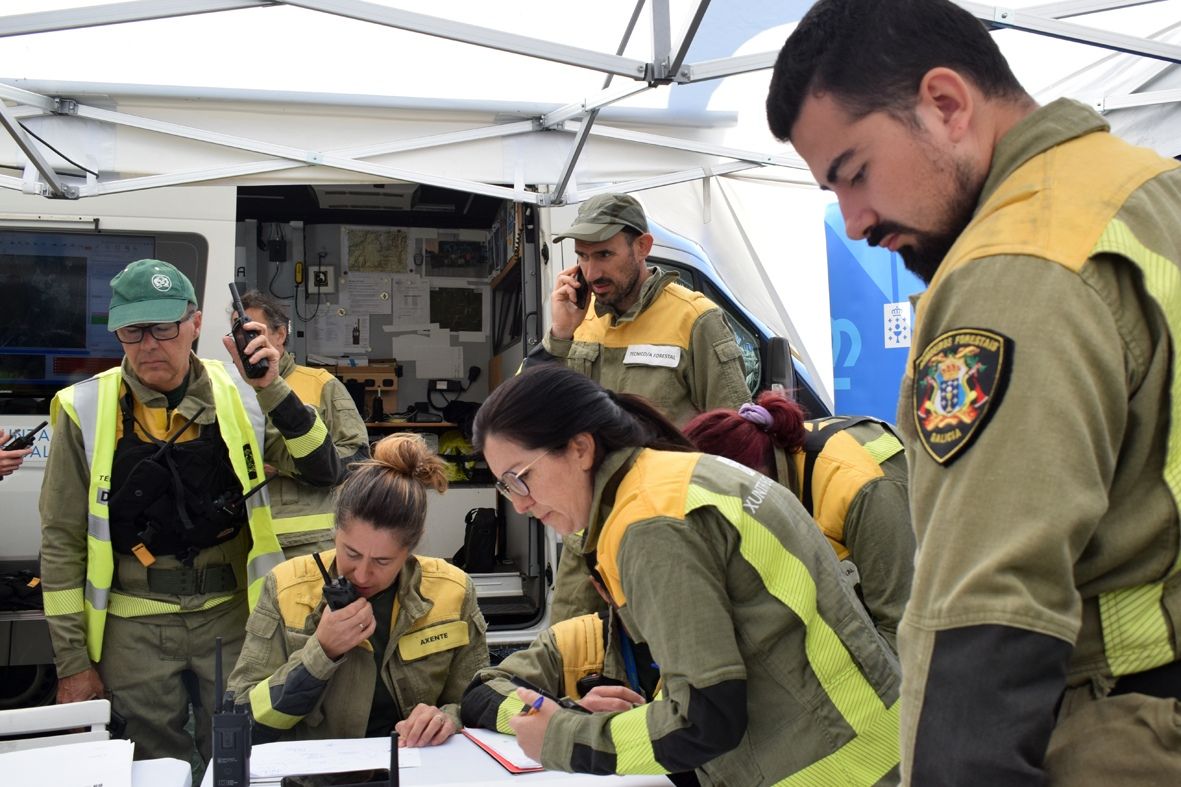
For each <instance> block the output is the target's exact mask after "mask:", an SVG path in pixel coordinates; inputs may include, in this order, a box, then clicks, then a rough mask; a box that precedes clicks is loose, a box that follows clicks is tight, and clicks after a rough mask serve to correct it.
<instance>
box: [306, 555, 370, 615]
mask: <svg viewBox="0 0 1181 787" xmlns="http://www.w3.org/2000/svg"><path fill="white" fill-rule="evenodd" d="M312 559H314V560H315V561H316V565H317V566H319V567H320V573H321V574H323V575H324V600H325V601H327V602H328V608H329V609H333V610H336V609H344V608H345V607H347V606H348V605H349V604H352V603H353V602H354V601H356V600H357V599H358V598H359V596H357V589H356V588H355V587H353V585H352V583H351V582H349V581H348V579H347V578H345V577H337V578H336V579H333V578H332V577H330V576H328V569H326V568H324V561H323V560H321V559H320V553H319V552H313V553H312Z"/></svg>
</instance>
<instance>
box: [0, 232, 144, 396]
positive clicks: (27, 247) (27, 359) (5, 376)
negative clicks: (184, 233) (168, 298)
mask: <svg viewBox="0 0 1181 787" xmlns="http://www.w3.org/2000/svg"><path fill="white" fill-rule="evenodd" d="M155 249H156V242H155V239H154V238H152V237H149V236H139V235H108V234H105V233H103V234H99V233H71V232H35V231H24V230H12V231H0V293H4V296H5V301H6V304H5V306H4V308H3V309H2V310H0V396H47V395H50V394H52V393H53V392H54V391H56V390H58V389H60V388H63V387H64V386H66V385H69V384H70V383H73V382H77V381H78V380H82V379H85V378H87V377H89V376H91V375H92V374H95V373H97V372H100V371H102V370H104V369H109V368H111V367H112V366H116V365H118V363H119V361H120V359H121V358H122V357H123V350H122V348H121V347H120V345H119V342H118V340H117V339H116V338H115V335H114V334H112V333H110V332H109V331H108V330H107V307H108V305H109V303H110V299H111V286H110V281H111V279H112V278H113V277H114V276H115V274H116V273H118V272H119V271H120V270H122V269H123V267H124V266H126V265H127V263H129V262H132V261H133V260H138V259H144V258H146V257H154V256H155Z"/></svg>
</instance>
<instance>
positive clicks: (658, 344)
mask: <svg viewBox="0 0 1181 787" xmlns="http://www.w3.org/2000/svg"><path fill="white" fill-rule="evenodd" d="M676 279H677V274H676V273H674V272H671V271H661V270H657V269H652V275H651V276H649V277H648V279H647V281H645V282H644V284H643V285H642V286H641V288H640V297H639V299H637V301H636V303H635V304H634V305H633V306H632V307H631V308H630V309H628V310H627V311H626V312H624V313H623V314H616V313H615V312H614V311H613V310H611V309H610V308H609V307H606V306H600V305H599V304H598V302H597V301H595V302H594V303H593V306H594V308H593V309H588V310H587V313H586V318H585V319H584V320H583V322H582V324H581V325H579V326H578V328H577V329H576V330H575V331H574V338H573V340H561V339H555V338H554V337H553V336H552V335H551V334H550V333H549V332H548V331H547V332H546V335H545V338H544V340H543V346H544V350H545V351H546V352H548V353H549V354H550V355H551V356H554V357H556V358H560V359H564V360H565V361H566V364H567V366H569V367H570V368H572V369H576V370H577V371H579V372H582V373H583V374H585V375H586V376H587V377H590V378H591V379H592V380H596V381H598V382H599V384H601V385H602V386H603V387H604V388H608V389H610V390H612V391H618V392H621V393H633V394H640V395H642V396H646V397H647V398H649V399H651V400H652V401H653V402H654V403H655V404H656V405H657V406H658V407H659V408H660V409H661V410H662V411H664V413H665V415H667V416H668V417H669V418H671V419H672V421H673V423H676V424H684V423H686V422H688V421H689V419H691V418H692V417H693V416H695V415H697V414H698V413H703V412H705V411H706V410H713V409H715V408H718V407H727V408H731V409H737V408H738V407H739V406H741V405H742V404H743V403H744V402H749V401H750V390H749V389H748V388H747V387H746V376H745V374H746V373H745V371H744V370H743V364H742V351H741V350H739V349H738V342H737V341H736V340H735V339H734V331H732V330H730V326H728V325H727V324H726V318H725V315H724V314H723V313H722V310H721V309H719V308H718V307H717V306H716V305H714V304H713V302H711V301H710V300H709V299H708V298H706V297H705V296H704V295H702V294H701V293H698V292H694V291H692V290H689V289H686V288H685V287H682V286H681V285H679V284H677V283H676ZM536 357H537V356H532V357H531V358H529V359H526V363H529V362H530V361H533V360H534V358H536ZM542 357H544V356H542Z"/></svg>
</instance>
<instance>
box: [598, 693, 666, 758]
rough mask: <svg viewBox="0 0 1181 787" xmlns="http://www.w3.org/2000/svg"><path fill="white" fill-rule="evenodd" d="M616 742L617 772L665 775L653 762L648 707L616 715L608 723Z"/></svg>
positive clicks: (612, 738) (613, 739)
mask: <svg viewBox="0 0 1181 787" xmlns="http://www.w3.org/2000/svg"><path fill="white" fill-rule="evenodd" d="M609 727H610V729H611V740H612V741H613V742H614V743H615V772H616V773H652V774H657V773H668V769H666V768H662V767H661V766H660V763H658V762H657V761H656V754H655V753H654V752H653V751H652V737H651V736H650V735H649V734H648V707H647V706H643V707H639V708H632V709H631V710H629V711H624V712H623V713H620V714H617V715H615V716H613V717H612V718H611V721H610V723H609Z"/></svg>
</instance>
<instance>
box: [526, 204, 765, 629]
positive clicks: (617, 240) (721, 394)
mask: <svg viewBox="0 0 1181 787" xmlns="http://www.w3.org/2000/svg"><path fill="white" fill-rule="evenodd" d="M563 238H573V239H574V253H575V255H576V256H577V258H578V264H577V265H576V266H574V267H571V268H567V269H566V270H564V271H562V272H561V273H560V274H558V280H557V283H556V284H555V286H554V291H553V293H552V294H551V295H550V310H551V315H552V316H551V321H550V330H549V333H547V334H546V336H545V338H544V339H543V341H542V344H541V345H539V347H538V348H536V349H535V350H534V351H533V352H532V353H530V354H529V357H528V358H526V361H525V363H526V365H528V364H531V363H538V362H542V361H547V360H563V361H565V362H566V365H567V366H570V367H571V368H573V369H577V370H578V371H580V372H582V373H583V374H585V375H586V376H588V377H590V378H591V379H593V380H597V381H598V382H599V383H600V384H601V385H603V386H604V387H605V388H609V389H611V390H613V391H620V392H624V393H633V394H640V395H642V396H645V397H647V398H648V399H651V400H652V401H653V402H654V403H655V404H656V405H657V406H658V407H660V408H661V409H662V410H663V411H664V413H665V414H666V415H667V416H668V417H669V418H671V419H672V421H673V422H674V423H676V424H678V425H684V424H685V423H687V422H688V421H689V420H690V419H691V418H693V416H695V415H697V414H698V413H702V412H705V411H706V410H713V409H715V408H719V407H724V408H729V409H737V408H738V407H741V406H742V405H743V404H744V403H746V402H749V401H750V389H748V388H747V387H746V375H745V371H744V368H743V363H742V351H741V350H739V349H738V342H737V341H736V340H735V339H734V332H733V331H732V330H731V329H730V327H729V326H728V325H727V324H726V320H725V317H724V315H723V313H722V310H721V309H719V308H718V307H717V305H715V304H714V303H713V302H712V301H710V300H709V299H708V298H706V297H705V296H704V295H702V294H701V293H699V292H694V291H693V290H690V289H688V288H686V287H682V286H681V285H680V284H678V283H677V282H676V279H677V274H676V273H674V272H671V271H662V270H660V269H659V268H657V267H655V266H648V265H645V264H644V262H645V260H646V259H647V257H648V253H649V252H651V251H652V241H653V238H652V235H651V234H650V233H649V232H648V219H647V217H645V215H644V209H643V208H642V207H641V206H640V203H639V202H637V201H636V199H635V197H632V196H631V195H629V194H602V195H599V196H597V197H592V198H591V199H589V200H587V201H586V202H584V203H582V205H581V206H579V209H578V216H577V217H576V218H575V220H574V224H573V226H571V227H570V228H569V229H567V230H565V231H563V232H562V233H560V234H558V235H556V236H554V240H555V241H559V240H562V239H563ZM579 274H581V278H582V280H581V281H580V280H579V278H580V277H579ZM584 287H585V288H589V290H590V296H591V297H587V298H586V300H585V301H584V302H583V303H584V305H583V306H579V305H578V300H579V294H580V290H582V289H583V288H584ZM565 550H566V551H567V552H569V553H577V552H579V551H580V550H581V537H580V535H579V534H575V535H573V536H569V537H567V538H566V541H565ZM587 577H588V572H587V569H586V567H585V565H584V562H583V561H582V560H563V561H561V563H559V568H558V577H557V581H556V583H555V593H554V599H553V605H552V608H551V610H550V616H551V622H558V621H561V620H566V619H567V618H571V617H574V616H576V615H582V614H586V613H589V612H595V611H598V610H599V609H601V608H603V604H602V601H601V600H600V599H599V597H598V595H597V594H596V593H595V591H594V590H593V588H592V587H591V585H590V583H589V582H588V581H587Z"/></svg>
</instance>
